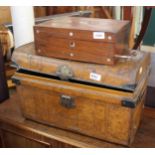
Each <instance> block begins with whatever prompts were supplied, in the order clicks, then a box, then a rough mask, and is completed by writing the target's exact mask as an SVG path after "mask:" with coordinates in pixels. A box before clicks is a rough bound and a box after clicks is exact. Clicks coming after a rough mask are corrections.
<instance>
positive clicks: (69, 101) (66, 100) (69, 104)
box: [60, 95, 75, 108]
mask: <svg viewBox="0 0 155 155" xmlns="http://www.w3.org/2000/svg"><path fill="white" fill-rule="evenodd" d="M60 103H61V105H62V106H64V107H65V108H74V107H75V103H74V99H73V98H72V97H71V96H68V95H61V101H60Z"/></svg>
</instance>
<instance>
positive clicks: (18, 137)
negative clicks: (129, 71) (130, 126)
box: [0, 94, 155, 148]
mask: <svg viewBox="0 0 155 155" xmlns="http://www.w3.org/2000/svg"><path fill="white" fill-rule="evenodd" d="M17 102H19V97H18V96H17V95H16V94H14V95H13V96H12V97H11V99H10V100H7V101H6V102H4V103H3V104H1V105H0V146H1V147H39V148H40V147H84V148H86V147H90V148H92V147H110V148H112V147H124V146H122V145H117V144H113V143H108V142H105V141H102V140H98V139H96V138H90V137H88V136H83V135H80V134H75V133H73V132H69V131H65V130H61V129H58V128H54V127H49V126H45V125H42V124H38V123H36V122H33V121H30V120H25V118H24V117H23V116H22V115H21V112H20V110H19V107H18V106H17ZM149 111H151V113H152V114H151V115H150V112H149ZM154 122H155V110H154V109H149V108H147V109H145V110H144V114H143V120H142V123H141V125H140V128H139V130H138V133H137V134H136V138H135V140H134V142H133V143H132V145H131V146H130V147H155V132H154V131H155V123H154Z"/></svg>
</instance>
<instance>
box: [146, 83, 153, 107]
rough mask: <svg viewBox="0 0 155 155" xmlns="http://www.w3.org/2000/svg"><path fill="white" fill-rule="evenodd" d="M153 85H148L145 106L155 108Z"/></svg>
mask: <svg viewBox="0 0 155 155" xmlns="http://www.w3.org/2000/svg"><path fill="white" fill-rule="evenodd" d="M154 95H155V87H150V86H148V88H147V95H146V103H145V105H146V106H149V107H153V108H155V97H154Z"/></svg>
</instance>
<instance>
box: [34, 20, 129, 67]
mask: <svg viewBox="0 0 155 155" xmlns="http://www.w3.org/2000/svg"><path fill="white" fill-rule="evenodd" d="M129 30H130V24H129V22H128V21H118V20H112V19H97V18H83V17H65V18H58V19H55V20H51V21H48V22H44V23H41V24H38V25H36V26H34V36H35V48H36V51H37V54H39V55H41V56H47V57H53V58H61V59H68V60H76V61H82V62H89V63H98V64H109V65H112V64H114V63H115V61H116V60H117V57H119V56H120V55H126V54H128V51H127V49H128V38H129V37H128V36H129Z"/></svg>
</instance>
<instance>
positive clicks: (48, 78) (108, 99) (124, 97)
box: [12, 43, 150, 145]
mask: <svg viewBox="0 0 155 155" xmlns="http://www.w3.org/2000/svg"><path fill="white" fill-rule="evenodd" d="M133 52H135V53H134V55H133V57H130V59H128V60H125V61H118V63H117V64H116V65H115V66H104V65H97V64H89V63H81V62H73V61H67V60H59V59H54V58H47V57H42V56H38V55H36V52H35V50H34V44H33V43H31V44H27V45H25V46H22V47H20V48H18V49H16V51H15V52H14V54H13V57H12V61H13V63H14V65H15V66H16V67H17V72H16V73H15V75H14V76H13V77H12V80H13V81H14V82H15V83H16V84H17V93H18V94H19V97H20V102H19V103H20V108H21V111H22V114H23V116H25V117H26V118H28V119H31V120H35V121H37V122H40V123H43V124H47V125H51V126H55V127H58V128H62V129H66V130H70V131H74V132H77V133H81V134H85V135H88V136H91V137H95V138H99V139H103V140H106V141H110V142H114V143H119V144H123V145H130V144H131V143H132V141H133V139H134V136H135V133H136V131H137V129H138V126H139V123H140V119H141V112H142V108H143V105H144V101H145V94H146V86H147V79H148V72H149V63H150V55H149V54H148V53H145V52H139V51H133Z"/></svg>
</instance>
